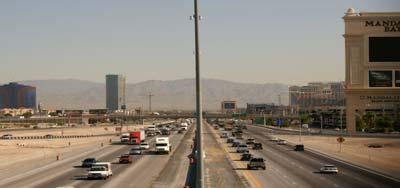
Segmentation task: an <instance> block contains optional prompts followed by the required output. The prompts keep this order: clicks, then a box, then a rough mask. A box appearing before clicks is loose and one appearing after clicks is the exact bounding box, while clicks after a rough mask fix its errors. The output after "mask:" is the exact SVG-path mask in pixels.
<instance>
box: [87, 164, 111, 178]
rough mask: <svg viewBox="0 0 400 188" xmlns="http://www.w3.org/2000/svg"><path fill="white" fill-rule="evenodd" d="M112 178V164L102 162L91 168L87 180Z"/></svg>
mask: <svg viewBox="0 0 400 188" xmlns="http://www.w3.org/2000/svg"><path fill="white" fill-rule="evenodd" d="M110 176H112V170H111V163H109V162H100V163H94V164H93V165H92V167H91V168H90V170H89V172H88V175H87V178H88V179H107V178H109V177H110Z"/></svg>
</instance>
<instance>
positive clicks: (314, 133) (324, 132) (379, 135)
mask: <svg viewBox="0 0 400 188" xmlns="http://www.w3.org/2000/svg"><path fill="white" fill-rule="evenodd" d="M253 126H259V127H263V128H268V129H272V130H274V131H281V132H287V133H291V134H299V130H296V129H287V128H279V127H273V126H268V125H267V126H265V125H259V124H257V125H253ZM302 134H305V135H312V136H321V135H324V136H349V137H371V138H372V137H373V138H400V134H386V133H364V132H354V133H349V132H343V133H341V132H336V131H334V130H322V133H321V131H320V130H318V129H311V131H308V130H307V129H304V130H302Z"/></svg>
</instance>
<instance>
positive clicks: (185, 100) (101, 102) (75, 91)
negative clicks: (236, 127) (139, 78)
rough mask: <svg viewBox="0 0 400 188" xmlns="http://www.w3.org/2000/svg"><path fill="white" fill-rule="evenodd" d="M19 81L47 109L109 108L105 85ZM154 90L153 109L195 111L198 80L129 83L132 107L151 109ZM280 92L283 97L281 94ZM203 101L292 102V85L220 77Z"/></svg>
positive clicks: (213, 106)
mask: <svg viewBox="0 0 400 188" xmlns="http://www.w3.org/2000/svg"><path fill="white" fill-rule="evenodd" d="M19 83H21V84H25V85H31V86H35V87H36V92H37V101H38V103H40V104H41V105H42V108H44V109H93V108H105V84H104V83H96V82H91V81H84V80H73V79H65V80H29V81H20V82H19ZM150 92H151V93H152V94H153V95H154V96H153V97H152V109H153V110H194V109H195V80H194V79H180V80H169V81H160V80H149V81H144V82H139V83H134V84H130V83H127V84H126V103H127V108H128V109H134V108H137V107H142V108H144V109H145V110H147V109H148V106H149V105H148V94H149V93H150ZM279 95H280V97H279ZM279 98H280V99H279ZM202 100H203V101H202V102H203V108H204V109H205V110H219V109H220V106H221V102H222V101H224V100H235V101H237V104H238V107H245V106H246V103H275V104H278V103H279V100H280V101H281V103H282V104H287V103H288V86H287V85H284V84H278V83H266V84H250V83H236V82H230V81H225V80H217V79H203V80H202Z"/></svg>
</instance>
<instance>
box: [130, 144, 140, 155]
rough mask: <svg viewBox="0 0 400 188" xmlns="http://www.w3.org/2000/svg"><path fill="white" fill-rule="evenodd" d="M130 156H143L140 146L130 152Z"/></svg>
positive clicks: (134, 147)
mask: <svg viewBox="0 0 400 188" xmlns="http://www.w3.org/2000/svg"><path fill="white" fill-rule="evenodd" d="M129 154H130V155H141V154H142V149H141V148H140V145H135V146H133V147H132V148H131V150H129Z"/></svg>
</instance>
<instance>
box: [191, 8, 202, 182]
mask: <svg viewBox="0 0 400 188" xmlns="http://www.w3.org/2000/svg"><path fill="white" fill-rule="evenodd" d="M197 2H198V0H194V15H193V17H194V37H195V61H196V112H197V117H196V142H197V143H196V149H197V156H196V159H197V166H196V187H197V188H203V187H204V183H203V182H204V174H203V169H204V164H203V156H204V155H203V144H202V142H203V138H202V130H201V129H202V124H203V122H202V121H203V112H202V108H201V85H200V84H201V83H200V81H201V80H200V52H199V50H200V44H199V19H200V15H199V8H198V3H197Z"/></svg>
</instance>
